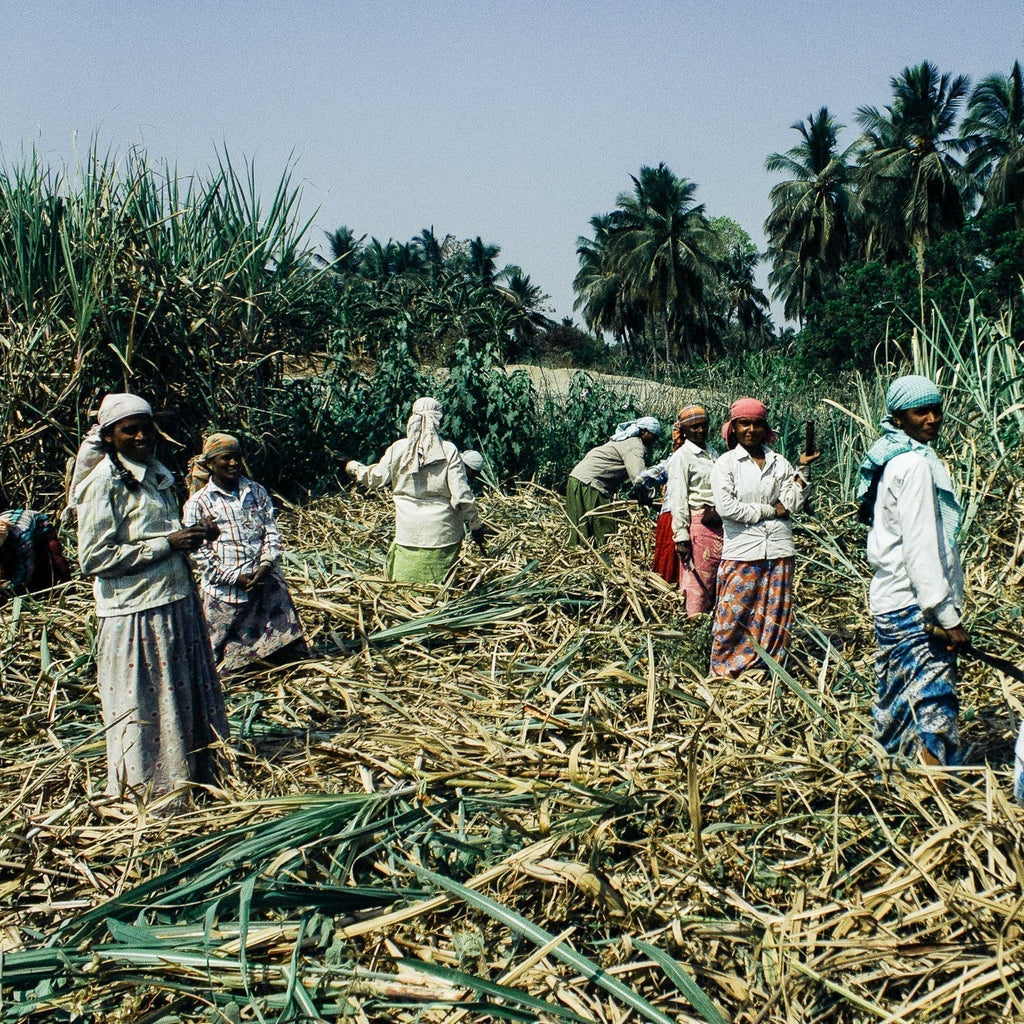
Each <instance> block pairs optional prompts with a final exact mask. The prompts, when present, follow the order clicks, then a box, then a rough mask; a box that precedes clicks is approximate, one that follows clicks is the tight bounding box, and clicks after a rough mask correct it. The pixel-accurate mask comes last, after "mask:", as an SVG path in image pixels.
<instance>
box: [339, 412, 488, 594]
mask: <svg viewBox="0 0 1024 1024" xmlns="http://www.w3.org/2000/svg"><path fill="white" fill-rule="evenodd" d="M440 427H441V406H440V405H439V404H438V402H437V400H436V399H433V398H418V399H417V400H416V401H415V402H414V403H413V407H412V414H411V415H410V417H409V422H408V424H407V425H406V436H405V437H402V438H399V439H398V440H397V441H396V442H395V443H394V444H393V445H391V447H390V448H388V450H387V451H386V452H385V453H384V454H383V455H382V456H381V459H380V462H377V463H375V464H374V465H372V466H365V465H363V463H361V462H355V461H352V462H347V463H346V464H345V472H346V473H348V475H349V476H351V477H352V478H353V479H354V480H355V481H356V483H358V484H359V485H360V486H362V487H364V488H366V489H367V490H370V491H372V490H377V489H378V488H380V487H386V486H389V487H390V488H391V493H392V495H393V496H394V500H395V539H394V541H393V543H392V544H391V547H390V548H389V549H388V559H387V574H388V579H389V580H396V581H400V582H403V583H443V582H444V579H445V577H446V576H447V575H448V572H449V571H450V570H451V568H452V566H453V565H454V564H455V560H456V559H457V558H458V556H459V549H460V548H461V547H462V538H463V537H464V536H465V532H466V530H467V529H468V530H469V532H470V536H471V537H472V538H473V540H474V541H475V542H476V544H477V545H478V546H479V548H480V550H481V551H483V549H484V526H483V524H482V523H481V522H480V514H479V511H478V509H477V505H476V497H475V496H474V494H473V491H472V489H471V488H470V486H469V481H468V480H467V479H466V467H465V465H464V464H463V461H462V458H461V456H460V455H459V450H458V449H457V448H456V447H455V445H453V444H452V443H451V442H450V441H445V440H443V439H442V437H441V435H440V432H439V431H440Z"/></svg>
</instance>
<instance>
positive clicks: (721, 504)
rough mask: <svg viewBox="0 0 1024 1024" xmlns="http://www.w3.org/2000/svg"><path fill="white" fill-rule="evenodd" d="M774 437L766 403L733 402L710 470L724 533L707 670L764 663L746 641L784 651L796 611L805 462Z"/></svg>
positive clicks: (807, 458)
mask: <svg viewBox="0 0 1024 1024" xmlns="http://www.w3.org/2000/svg"><path fill="white" fill-rule="evenodd" d="M775 438H776V434H775V431H774V430H772V429H771V427H770V426H769V425H768V410H767V409H766V407H765V406H764V404H763V403H761V402H759V401H757V399H755V398H741V399H739V400H738V401H735V402H733V404H732V407H731V408H730V410H729V419H728V421H727V422H726V423H725V424H724V425H723V426H722V439H723V440H724V441H725V443H726V444H727V445H728V448H729V450H728V451H727V452H726V453H725V454H724V455H722V456H721V458H719V459H718V461H717V462H715V465H714V468H713V469H712V470H711V491H712V494H713V495H714V499H715V508H716V509H717V510H718V514H719V515H720V516H721V517H722V523H723V527H724V539H723V542H722V561H721V563H720V564H719V568H718V599H717V603H716V605H715V620H714V625H713V627H712V631H713V639H712V645H711V674H712V675H713V676H733V677H735V676H738V675H740V673H741V672H744V671H745V670H746V669H750V668H758V667H760V666H761V664H762V663H761V655H760V654H759V653H758V651H757V649H756V648H755V647H754V645H753V643H752V642H751V641H756V642H757V643H758V645H760V647H762V648H763V649H764V650H765V651H767V652H768V654H770V655H771V656H772V657H773V658H776V659H778V658H781V657H783V655H784V652H785V649H786V645H787V643H788V642H789V623H790V619H791V618H792V616H793V563H794V560H795V555H796V549H795V547H794V545H793V526H792V523H791V521H790V515H791V514H792V513H793V512H799V511H800V510H801V509H802V508H803V507H804V506H805V505H806V504H807V496H808V492H809V485H810V470H809V466H810V464H811V463H812V462H813V461H814V460H815V459H816V458H818V456H819V455H820V452H814V453H813V454H812V455H801V456H800V469H799V470H794V469H793V467H792V466H791V465H790V464H789V462H787V461H786V460H785V459H784V458H783V457H782V456H781V455H779V454H778V452H774V451H772V449H771V448H769V447H768V444H767V443H768V442H771V441H774V440H775Z"/></svg>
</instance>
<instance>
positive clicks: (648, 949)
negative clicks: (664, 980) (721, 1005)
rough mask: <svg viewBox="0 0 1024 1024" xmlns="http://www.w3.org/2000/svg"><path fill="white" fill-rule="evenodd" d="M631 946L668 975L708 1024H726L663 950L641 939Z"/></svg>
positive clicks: (692, 981) (679, 966) (701, 991)
mask: <svg viewBox="0 0 1024 1024" xmlns="http://www.w3.org/2000/svg"><path fill="white" fill-rule="evenodd" d="M633 945H634V946H636V948H637V949H639V950H640V952H641V953H643V954H645V955H646V956H649V957H650V958H651V959H652V960H653V961H654V962H655V963H656V964H657V965H658V966H659V967H660V968H661V969H662V970H663V971H664V972H665V973H666V974H667V975H668V977H669V979H670V980H671V981H672V983H673V984H674V985H675V986H676V987H677V988H678V989H679V991H680V992H682V993H683V995H684V996H686V998H687V999H689V1001H690V1005H691V1006H692V1007H693V1008H694V1009H695V1010H696V1011H697V1012H698V1013H699V1014H700V1015H701V1016H702V1017H703V1018H704V1019H705V1020H706V1021H707V1022H708V1024H726V1020H725V1018H724V1017H723V1016H722V1015H721V1013H719V1012H718V1007H717V1006H715V1004H714V1003H713V1002H711V1000H710V999H709V998H708V996H707V993H705V991H704V990H703V989H702V988H701V987H700V985H698V984H697V982H695V981H694V980H693V978H691V977H690V976H689V975H688V974H687V973H686V971H684V970H683V968H682V965H681V964H680V963H679V962H678V961H677V960H675V959H673V958H672V957H670V956H669V955H668V953H666V952H665V951H664V950H663V949H659V948H658V947H657V946H652V945H651V943H649V942H644V941H643V939H633Z"/></svg>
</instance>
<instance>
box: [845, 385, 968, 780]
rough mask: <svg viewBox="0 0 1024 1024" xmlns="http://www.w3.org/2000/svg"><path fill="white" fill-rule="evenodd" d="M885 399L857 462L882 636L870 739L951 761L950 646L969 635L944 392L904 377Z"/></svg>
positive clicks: (954, 744)
mask: <svg viewBox="0 0 1024 1024" xmlns="http://www.w3.org/2000/svg"><path fill="white" fill-rule="evenodd" d="M885 404H886V409H887V413H888V415H886V417H885V418H884V419H883V420H882V424H881V426H882V436H881V437H880V438H879V439H878V440H877V441H876V442H875V443H874V444H873V445H872V446H871V448H870V450H869V451H868V453H867V455H866V456H865V458H864V462H863V463H862V464H861V482H860V488H859V490H858V500H859V503H860V506H861V516H862V518H863V519H864V520H865V521H868V522H870V523H871V529H870V531H869V532H868V541H867V554H868V562H869V563H870V564H871V567H872V568H873V569H874V570H875V574H874V577H873V578H872V580H871V588H870V591H869V596H868V603H869V605H870V608H871V614H872V616H873V618H874V623H875V636H876V638H877V640H878V657H877V659H876V661H875V679H876V683H877V697H876V700H875V706H874V708H873V709H872V714H873V717H874V723H875V738H876V739H877V740H878V741H879V742H880V743H881V744H882V745H883V746H884V747H885V749H886V750H888V751H889V752H890V753H900V754H904V755H909V756H913V757H920V759H921V760H922V761H924V762H925V763H926V764H957V763H959V756H960V753H959V744H960V733H959V725H958V712H959V702H958V699H957V694H956V684H957V671H956V652H957V650H958V649H960V648H963V647H965V646H967V645H968V644H969V643H970V637H969V636H968V635H967V632H966V631H965V630H964V627H963V608H964V576H963V569H962V567H961V565H960V553H959V550H958V548H957V528H958V526H959V521H960V505H959V503H958V502H957V498H956V495H955V493H954V491H953V483H952V481H951V480H950V476H949V473H948V471H947V470H946V467H945V466H944V465H943V464H942V462H941V461H940V459H939V457H938V456H937V455H936V454H935V451H934V450H933V448H932V447H931V446H932V443H933V442H934V441H935V440H936V439H937V438H938V436H939V431H940V429H941V427H942V420H943V408H942V395H941V394H940V392H939V389H938V388H937V387H936V386H935V384H934V383H933V382H932V381H930V380H929V379H928V378H927V377H922V376H920V375H918V374H909V375H907V376H905V377H898V378H897V379H896V380H894V381H893V382H892V384H890V385H889V389H888V391H887V392H886V396H885ZM937 631H938V632H939V633H940V634H941V637H942V639H941V640H938V639H935V633H936V632H937Z"/></svg>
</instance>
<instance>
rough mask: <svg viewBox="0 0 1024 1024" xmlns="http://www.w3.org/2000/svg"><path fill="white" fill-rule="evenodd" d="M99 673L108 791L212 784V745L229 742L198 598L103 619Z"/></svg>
mask: <svg viewBox="0 0 1024 1024" xmlns="http://www.w3.org/2000/svg"><path fill="white" fill-rule="evenodd" d="M96 676H97V683H98V685H99V691H100V701H101V703H102V705H103V722H104V725H105V727H106V738H107V793H108V794H109V795H111V796H118V795H120V794H121V793H123V792H124V791H125V790H126V788H128V789H145V788H146V787H150V786H151V787H152V790H153V792H154V793H165V792H169V791H170V790H174V789H178V788H180V787H183V786H186V785H188V783H189V782H216V780H217V758H216V754H215V752H214V751H213V750H211V749H210V744H212V743H213V742H215V741H216V740H217V739H225V740H226V739H227V738H228V721H227V716H226V715H225V713H224V697H223V694H222V693H221V688H220V683H219V682H218V680H217V672H216V670H215V668H214V665H213V656H212V654H211V651H210V639H209V636H208V635H207V632H206V625H205V623H204V622H203V616H202V610H201V608H200V605H199V597H198V595H197V594H196V593H195V592H193V593H192V594H191V595H189V596H188V597H185V598H182V599H181V600H180V601H173V602H172V603H171V604H165V605H161V606H160V607H159V608H150V609H148V610H146V611H143V612H135V613H133V614H131V615H114V616H107V617H104V618H101V619H100V626H99V635H98V637H97V641H96Z"/></svg>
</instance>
